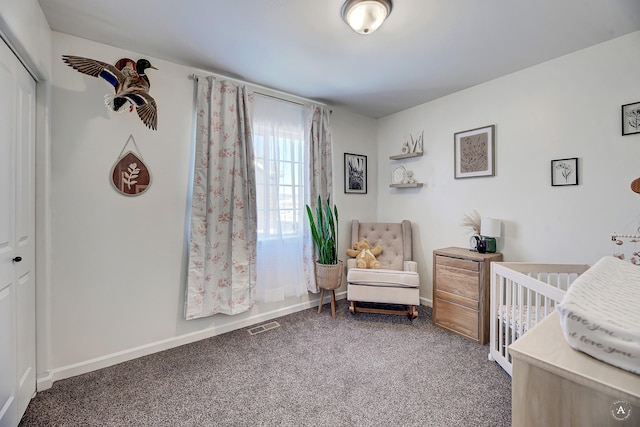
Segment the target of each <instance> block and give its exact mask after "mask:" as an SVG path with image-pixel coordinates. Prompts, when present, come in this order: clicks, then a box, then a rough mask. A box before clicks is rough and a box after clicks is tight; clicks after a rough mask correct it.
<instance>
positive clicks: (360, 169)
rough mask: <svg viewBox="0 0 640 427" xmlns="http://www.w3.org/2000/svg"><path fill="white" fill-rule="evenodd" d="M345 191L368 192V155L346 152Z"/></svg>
mask: <svg viewBox="0 0 640 427" xmlns="http://www.w3.org/2000/svg"><path fill="white" fill-rule="evenodd" d="M344 192H345V193H356V194H366V193H367V156H363V155H360V154H351V153H344Z"/></svg>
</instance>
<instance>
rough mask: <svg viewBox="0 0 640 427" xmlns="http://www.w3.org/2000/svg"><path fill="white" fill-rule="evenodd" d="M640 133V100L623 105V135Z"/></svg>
mask: <svg viewBox="0 0 640 427" xmlns="http://www.w3.org/2000/svg"><path fill="white" fill-rule="evenodd" d="M634 133H640V102H634V103H633V104H626V105H623V106H622V136H625V135H632V134H634Z"/></svg>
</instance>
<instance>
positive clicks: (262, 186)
mask: <svg viewBox="0 0 640 427" xmlns="http://www.w3.org/2000/svg"><path fill="white" fill-rule="evenodd" d="M253 145H254V155H255V170H256V205H257V210H258V250H257V283H256V300H258V301H278V300H282V299H284V298H285V297H288V296H300V295H302V294H304V293H306V285H305V280H304V272H303V265H302V239H303V231H304V230H303V227H304V217H303V215H306V213H305V185H304V183H305V182H306V178H305V174H306V170H307V168H306V166H305V151H306V142H305V123H304V108H303V106H302V105H298V104H294V103H291V102H287V101H283V100H279V99H275V98H271V97H268V96H262V95H259V94H255V96H254V112H253Z"/></svg>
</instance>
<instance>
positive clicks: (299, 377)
mask: <svg viewBox="0 0 640 427" xmlns="http://www.w3.org/2000/svg"><path fill="white" fill-rule="evenodd" d="M338 303H339V304H338V316H337V319H335V320H334V319H333V318H332V317H331V310H330V307H329V305H328V304H325V306H324V307H323V311H322V313H321V314H318V313H317V309H309V310H305V311H301V312H298V313H294V314H291V315H288V316H285V317H281V318H279V319H276V321H277V322H278V323H279V324H280V325H281V326H280V327H278V328H275V329H271V330H268V331H266V332H263V333H260V334H257V335H253V336H251V335H249V333H248V331H247V329H241V330H237V331H233V332H230V333H227V334H224V335H220V336H216V337H213V338H209V339H206V340H202V341H198V342H196V343H192V344H189V345H185V346H181V347H178V348H174V349H171V350H168V351H164V352H161V353H156V354H153V355H150V356H146V357H142V358H139V359H136V360H132V361H129V362H125V363H121V364H119V365H116V366H112V367H109V368H105V369H101V370H99V371H95V372H90V373H88V374H84V375H80V376H77V377H73V378H69V379H66V380H61V381H57V382H55V383H54V385H53V387H52V388H50V389H49V390H46V391H43V392H40V393H38V394H37V395H36V397H35V398H34V399H33V400H32V401H31V403H30V404H29V407H28V408H27V412H26V413H25V416H24V417H23V419H22V421H21V423H20V426H23V427H27V426H307V425H309V426H311V425H313V426H330V425H331V426H347V425H348V426H392V425H397V426H509V425H511V378H510V377H509V376H508V375H507V374H506V373H505V372H504V371H503V370H502V369H501V368H500V367H499V366H498V365H497V364H496V363H495V362H489V361H488V360H487V353H488V351H489V347H488V346H486V345H485V346H481V345H479V344H476V343H473V342H471V341H469V340H466V339H464V338H461V337H459V336H457V335H454V334H451V333H449V332H446V331H444V330H442V329H440V328H437V327H435V326H434V325H433V324H432V322H431V309H430V308H428V307H420V312H419V317H418V318H417V319H415V320H414V321H409V319H407V318H406V317H404V316H392V315H381V314H368V313H359V314H357V315H355V316H354V315H351V314H350V313H349V312H348V308H347V303H346V302H345V301H344V300H342V301H339V302H338Z"/></svg>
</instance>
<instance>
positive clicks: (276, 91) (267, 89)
mask: <svg viewBox="0 0 640 427" xmlns="http://www.w3.org/2000/svg"><path fill="white" fill-rule="evenodd" d="M208 74H210V75H212V76H214V77H217V78H222V79H227V80H233V81H235V82H238V83H242V84H246V85H249V86H253V87H254V88H256V89H258V90H254V92H255V93H258V94H260V95H263V96H268V97H270V98H274V99H279V100H281V101H286V102H290V103H292V104H297V105H305V104H304V103H302V102H299V101H293V100H291V99H286V98H281V97H279V96H277V95H272V94H269V93H265V92H261V91H260V89H262V90H263V91H269V92H274V93H282V95H284V96H290V97H292V98H296V99H300V100H303V101H307V102H309V103H312V104H318V105H323V106H325V107H326V106H327V104H324V103H322V102H318V101H314V100H312V99H307V98H302V97H300V96H296V95H289V94H287V93H284V92H280V91H278V90H274V89H269V88H268V87H264V86H260V85H257V84H254V83H249V82H246V81H243V80H239V79H234V78H233V77H227V76H223V75H221V74H215V73H208ZM188 77H189V79H191V80H198V77H199V75H198V74H195V73H192V74H189V76H188ZM203 77H204V76H203ZM331 113H333V111H331Z"/></svg>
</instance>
